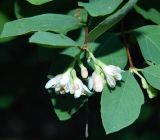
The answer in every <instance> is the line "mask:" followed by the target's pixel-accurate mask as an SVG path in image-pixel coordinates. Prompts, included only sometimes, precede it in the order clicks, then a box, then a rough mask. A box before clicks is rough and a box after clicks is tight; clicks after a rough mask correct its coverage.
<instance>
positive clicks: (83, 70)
mask: <svg viewBox="0 0 160 140" xmlns="http://www.w3.org/2000/svg"><path fill="white" fill-rule="evenodd" d="M81 76H82V78H87V77H88V70H87V68H86V67H85V66H81Z"/></svg>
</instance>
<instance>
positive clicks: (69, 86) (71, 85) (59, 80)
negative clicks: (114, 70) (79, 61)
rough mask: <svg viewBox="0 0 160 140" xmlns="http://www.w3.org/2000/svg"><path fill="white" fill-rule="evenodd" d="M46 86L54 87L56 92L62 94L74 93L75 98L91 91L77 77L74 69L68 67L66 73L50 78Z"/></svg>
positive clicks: (47, 87)
mask: <svg viewBox="0 0 160 140" xmlns="http://www.w3.org/2000/svg"><path fill="white" fill-rule="evenodd" d="M45 88H46V89H49V88H54V89H55V92H58V93H60V94H66V93H70V94H74V97H75V98H78V97H80V96H81V95H86V94H87V93H91V92H90V90H89V89H88V88H87V87H86V85H84V84H83V82H82V81H81V80H80V79H79V78H78V77H77V75H76V73H75V70H74V69H68V70H67V71H66V72H65V73H63V74H59V75H57V76H55V77H54V78H52V79H50V80H49V81H48V82H47V84H46V86H45Z"/></svg>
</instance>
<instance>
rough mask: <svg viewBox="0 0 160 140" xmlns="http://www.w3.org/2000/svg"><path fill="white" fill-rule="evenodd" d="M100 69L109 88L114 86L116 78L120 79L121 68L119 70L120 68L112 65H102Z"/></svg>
mask: <svg viewBox="0 0 160 140" xmlns="http://www.w3.org/2000/svg"><path fill="white" fill-rule="evenodd" d="M102 69H103V72H104V74H105V77H106V80H107V83H108V85H109V86H110V87H111V88H114V87H115V86H116V81H117V80H118V81H120V80H122V75H121V73H122V72H123V70H121V68H119V67H117V66H114V65H103V67H102Z"/></svg>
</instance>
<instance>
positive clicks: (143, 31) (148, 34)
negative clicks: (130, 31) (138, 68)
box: [135, 25, 160, 64]
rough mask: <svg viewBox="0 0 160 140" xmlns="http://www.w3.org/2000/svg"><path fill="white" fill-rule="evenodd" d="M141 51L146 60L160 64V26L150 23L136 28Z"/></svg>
mask: <svg viewBox="0 0 160 140" xmlns="http://www.w3.org/2000/svg"><path fill="white" fill-rule="evenodd" d="M135 36H136V38H137V40H138V43H139V46H140V49H141V52H142V54H143V56H144V59H145V60H146V61H152V62H153V63H155V64H160V57H159V54H160V26H158V25H149V26H144V27H140V28H138V29H136V30H135Z"/></svg>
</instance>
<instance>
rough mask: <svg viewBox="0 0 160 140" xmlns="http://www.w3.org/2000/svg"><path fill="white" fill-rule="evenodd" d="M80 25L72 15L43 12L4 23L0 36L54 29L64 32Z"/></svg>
mask: <svg viewBox="0 0 160 140" xmlns="http://www.w3.org/2000/svg"><path fill="white" fill-rule="evenodd" d="M63 23H65V24H63ZM62 24H63V25H62ZM80 26H81V23H80V22H79V21H78V20H77V19H76V18H74V17H72V16H68V15H61V14H43V15H38V16H33V17H29V18H22V19H18V20H14V21H11V22H8V23H6V24H5V25H4V28H3V31H2V33H1V38H2V37H9V36H17V35H22V34H26V33H30V32H35V31H54V32H57V33H62V34H66V33H67V32H68V31H71V30H74V29H77V28H79V27H80Z"/></svg>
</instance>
